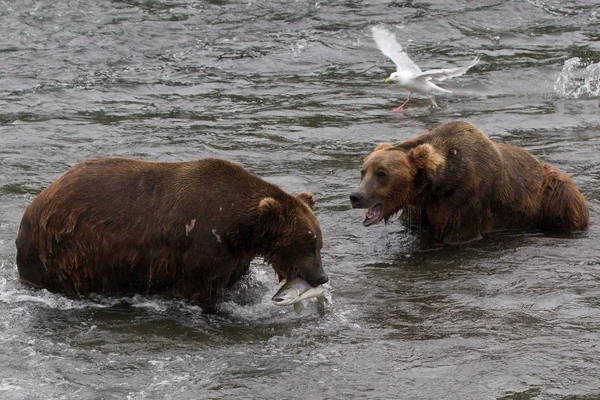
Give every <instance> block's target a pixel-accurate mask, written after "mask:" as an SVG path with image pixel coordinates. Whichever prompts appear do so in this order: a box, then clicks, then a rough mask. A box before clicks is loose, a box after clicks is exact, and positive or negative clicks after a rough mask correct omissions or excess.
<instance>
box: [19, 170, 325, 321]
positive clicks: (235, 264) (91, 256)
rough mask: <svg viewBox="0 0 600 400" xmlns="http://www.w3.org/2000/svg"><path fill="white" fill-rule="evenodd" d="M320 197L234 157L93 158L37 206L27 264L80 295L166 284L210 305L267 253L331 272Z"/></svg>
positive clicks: (309, 277)
mask: <svg viewBox="0 0 600 400" xmlns="http://www.w3.org/2000/svg"><path fill="white" fill-rule="evenodd" d="M313 206H314V200H313V196H312V195H311V194H310V193H306V192H304V193H300V194H298V195H297V196H292V195H290V194H288V193H286V192H284V191H283V190H281V189H280V188H279V187H277V186H275V185H273V184H270V183H268V182H266V181H264V180H262V179H260V178H259V177H257V176H255V175H253V174H252V173H250V172H249V171H247V170H246V169H244V168H243V167H241V166H239V165H237V164H234V163H231V162H228V161H224V160H219V159H202V160H198V161H191V162H173V163H165V162H150V161H140V160H131V159H123V158H101V159H94V160H89V161H85V162H82V163H79V164H77V165H75V166H74V167H73V168H71V169H70V170H69V171H67V172H66V173H65V174H64V175H63V176H61V177H60V178H59V179H58V180H56V181H55V182H53V183H52V184H50V186H48V187H47V188H46V189H45V190H43V191H42V192H41V193H40V194H39V195H38V196H37V197H36V198H35V199H34V200H33V202H32V203H31V204H30V205H29V207H28V208H27V210H26V211H25V214H24V216H23V219H22V221H21V226H20V229H19V234H18V236H17V240H16V245H17V267H18V270H19V276H20V279H21V280H22V281H24V282H27V283H29V284H31V285H33V286H36V287H40V288H46V289H48V290H50V291H55V292H62V293H65V294H67V295H70V296H80V295H85V294H88V293H104V294H133V293H142V294H163V295H167V296H172V297H176V298H183V299H186V300H189V301H192V302H194V303H196V304H198V305H200V306H203V307H206V308H207V309H209V308H212V307H213V306H214V304H215V302H217V301H218V300H219V298H220V296H221V295H222V294H223V292H224V291H225V290H226V289H227V288H229V287H230V286H231V285H232V284H233V283H235V282H236V281H237V280H239V279H240V278H241V277H242V276H243V275H244V274H245V273H246V272H247V271H248V269H249V264H250V261H251V260H252V259H254V258H255V257H257V256H262V257H264V259H265V261H266V262H268V263H270V264H271V265H272V266H273V268H274V269H275V271H276V273H277V274H278V276H279V278H280V279H290V278H293V277H296V276H298V277H302V278H304V279H305V280H306V281H307V282H308V283H310V284H311V285H313V286H317V285H320V284H323V283H325V282H327V280H328V278H327V275H326V274H325V272H324V271H323V267H322V265H321V255H320V251H321V248H322V247H323V242H322V236H321V229H320V226H319V223H318V221H317V219H316V217H315V215H314V213H313Z"/></svg>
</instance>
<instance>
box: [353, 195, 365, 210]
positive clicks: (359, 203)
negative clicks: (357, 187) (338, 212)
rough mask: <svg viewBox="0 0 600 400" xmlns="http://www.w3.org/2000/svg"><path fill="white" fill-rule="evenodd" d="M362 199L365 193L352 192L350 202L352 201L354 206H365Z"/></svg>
mask: <svg viewBox="0 0 600 400" xmlns="http://www.w3.org/2000/svg"><path fill="white" fill-rule="evenodd" d="M362 199H363V195H362V194H360V193H359V192H354V193H350V203H352V208H364V206H363V204H362Z"/></svg>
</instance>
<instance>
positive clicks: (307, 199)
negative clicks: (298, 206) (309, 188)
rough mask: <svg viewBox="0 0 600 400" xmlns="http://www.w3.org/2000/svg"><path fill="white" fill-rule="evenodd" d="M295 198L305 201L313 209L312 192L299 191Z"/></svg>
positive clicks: (313, 199)
mask: <svg viewBox="0 0 600 400" xmlns="http://www.w3.org/2000/svg"><path fill="white" fill-rule="evenodd" d="M296 198H297V199H298V200H300V201H302V202H304V203H306V205H307V206H309V207H310V209H311V210H314V209H315V198H314V197H313V195H312V193H308V192H301V193H298V194H297V195H296Z"/></svg>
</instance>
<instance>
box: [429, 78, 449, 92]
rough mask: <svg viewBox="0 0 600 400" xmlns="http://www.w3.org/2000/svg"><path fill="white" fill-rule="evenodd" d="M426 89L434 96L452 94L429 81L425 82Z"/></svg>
mask: <svg viewBox="0 0 600 400" xmlns="http://www.w3.org/2000/svg"><path fill="white" fill-rule="evenodd" d="M427 87H428V88H429V92H431V93H435V94H442V93H452V91H450V90H448V89H444V88H441V87H439V86H438V85H436V84H435V83H433V82H431V81H427Z"/></svg>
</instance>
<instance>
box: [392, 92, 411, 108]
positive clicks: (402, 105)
mask: <svg viewBox="0 0 600 400" xmlns="http://www.w3.org/2000/svg"><path fill="white" fill-rule="evenodd" d="M410 95H411V92H408V99H406V101H405V102H404V103H402V104H401V105H400V106H398V107H396V108H394V112H400V111H402V109H403V108H404V105H405V104H406V103H408V101H409V100H410Z"/></svg>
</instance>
